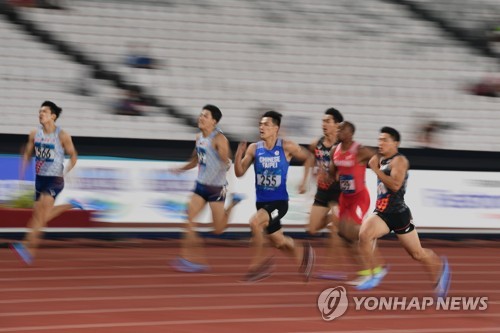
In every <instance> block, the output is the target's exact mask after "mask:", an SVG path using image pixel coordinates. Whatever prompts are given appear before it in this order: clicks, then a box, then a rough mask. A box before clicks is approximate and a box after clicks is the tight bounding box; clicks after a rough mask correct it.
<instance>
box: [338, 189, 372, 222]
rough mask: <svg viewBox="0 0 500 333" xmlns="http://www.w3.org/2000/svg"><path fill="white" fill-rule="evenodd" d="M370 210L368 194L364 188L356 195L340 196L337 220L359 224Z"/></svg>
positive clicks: (343, 194)
mask: <svg viewBox="0 0 500 333" xmlns="http://www.w3.org/2000/svg"><path fill="white" fill-rule="evenodd" d="M369 208H370V193H368V190H367V189H366V188H365V189H363V190H361V191H360V192H358V193H356V194H345V193H342V194H340V198H339V220H340V221H343V220H344V221H346V220H351V221H354V222H356V223H357V224H361V222H362V221H363V218H364V217H365V215H366V213H367V212H368V209H369Z"/></svg>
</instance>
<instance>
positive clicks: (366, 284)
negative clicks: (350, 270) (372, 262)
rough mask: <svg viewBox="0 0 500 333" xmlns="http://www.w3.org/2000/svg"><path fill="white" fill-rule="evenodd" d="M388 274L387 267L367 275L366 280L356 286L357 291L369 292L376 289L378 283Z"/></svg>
mask: <svg viewBox="0 0 500 333" xmlns="http://www.w3.org/2000/svg"><path fill="white" fill-rule="evenodd" d="M387 273H389V266H384V267H382V269H381V270H380V271H379V272H378V273H376V274H374V275H368V276H367V277H368V279H365V280H364V281H363V282H362V283H360V284H358V285H357V286H356V289H357V290H369V289H373V288H375V287H377V286H378V285H379V284H380V282H382V280H383V279H384V277H385V276H386V275H387Z"/></svg>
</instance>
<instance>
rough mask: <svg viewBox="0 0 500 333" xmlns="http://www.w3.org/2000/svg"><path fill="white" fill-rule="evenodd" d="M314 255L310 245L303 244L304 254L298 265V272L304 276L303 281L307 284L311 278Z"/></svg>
mask: <svg viewBox="0 0 500 333" xmlns="http://www.w3.org/2000/svg"><path fill="white" fill-rule="evenodd" d="M315 259H316V255H315V253H314V249H313V247H312V246H311V243H309V242H305V243H304V254H303V256H302V264H300V268H299V272H300V273H301V274H302V275H303V276H304V280H305V281H306V282H307V281H309V278H310V277H311V274H312V271H313V268H314V262H315Z"/></svg>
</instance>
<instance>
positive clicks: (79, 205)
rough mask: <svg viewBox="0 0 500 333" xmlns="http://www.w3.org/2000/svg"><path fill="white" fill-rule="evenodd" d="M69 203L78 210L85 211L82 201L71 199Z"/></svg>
mask: <svg viewBox="0 0 500 333" xmlns="http://www.w3.org/2000/svg"><path fill="white" fill-rule="evenodd" d="M68 203H69V204H70V205H71V206H73V208H77V209H81V210H85V208H84V207H83V203H81V202H80V201H78V200H76V199H71V200H70V201H68Z"/></svg>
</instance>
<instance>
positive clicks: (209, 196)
mask: <svg viewBox="0 0 500 333" xmlns="http://www.w3.org/2000/svg"><path fill="white" fill-rule="evenodd" d="M194 193H196V194H198V195H199V196H200V197H202V198H203V199H205V201H207V202H214V201H225V200H226V191H225V189H224V186H212V185H204V184H200V183H198V182H196V187H195V189H194Z"/></svg>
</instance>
